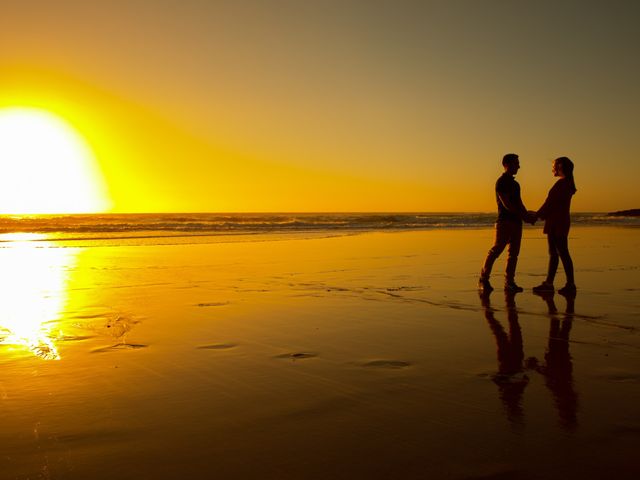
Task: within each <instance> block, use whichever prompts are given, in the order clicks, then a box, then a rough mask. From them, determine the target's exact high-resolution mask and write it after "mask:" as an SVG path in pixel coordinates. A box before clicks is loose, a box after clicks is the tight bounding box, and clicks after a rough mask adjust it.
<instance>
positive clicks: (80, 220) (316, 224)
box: [0, 213, 640, 238]
mask: <svg viewBox="0 0 640 480" xmlns="http://www.w3.org/2000/svg"><path fill="white" fill-rule="evenodd" d="M495 220H496V215H495V214H494V213H314V214H311V213H304V214H299V213H277V214H270V213H243V214H235V213H234V214H219V213H194V214H177V213H171V214H81V215H20V216H18V215H3V216H0V233H1V234H10V233H41V234H55V236H56V237H63V238H64V237H71V236H78V235H80V236H81V237H82V238H92V237H93V238H98V237H102V236H105V235H106V236H107V237H108V238H116V237H121V236H130V235H131V236H149V235H150V234H151V233H152V232H153V234H154V235H158V236H171V235H180V234H183V235H184V234H193V235H225V234H227V235H228V234H256V233H293V232H319V231H345V232H348V231H352V232H353V231H356V232H357V231H376V230H381V231H389V230H391V231H393V230H423V229H448V228H481V227H488V226H491V225H492V224H493V223H494V222H495ZM572 222H573V224H574V225H592V226H597V225H608V226H611V225H614V226H629V227H638V226H640V218H638V217H612V216H608V215H607V214H604V213H577V214H573V215H572Z"/></svg>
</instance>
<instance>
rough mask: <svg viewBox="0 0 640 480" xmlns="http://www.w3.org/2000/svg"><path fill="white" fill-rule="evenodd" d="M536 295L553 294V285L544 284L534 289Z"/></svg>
mask: <svg viewBox="0 0 640 480" xmlns="http://www.w3.org/2000/svg"><path fill="white" fill-rule="evenodd" d="M533 291H534V292H535V293H551V292H553V291H554V288H553V283H549V282H546V281H545V282H542V283H541V284H540V285H538V286H536V287H533Z"/></svg>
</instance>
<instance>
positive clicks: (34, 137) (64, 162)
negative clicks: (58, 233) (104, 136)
mask: <svg viewBox="0 0 640 480" xmlns="http://www.w3.org/2000/svg"><path fill="white" fill-rule="evenodd" d="M109 207H110V201H109V195H108V192H107V189H106V184H105V181H104V179H103V177H102V174H101V172H100V169H99V166H98V162H97V160H96V158H95V157H94V155H93V152H92V151H91V148H90V147H89V145H88V144H87V142H86V141H85V140H84V139H83V138H82V136H81V135H80V134H79V133H78V132H77V131H76V130H75V129H74V128H73V127H72V126H71V125H69V124H68V123H67V122H66V121H64V120H63V119H62V118H60V117H58V116H56V115H54V114H53V113H50V112H48V111H46V110H42V109H38V108H27V107H11V108H2V109H0V213H5V214H37V213H97V212H104V211H106V210H108V209H109Z"/></svg>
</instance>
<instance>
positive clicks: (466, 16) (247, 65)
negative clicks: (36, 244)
mask: <svg viewBox="0 0 640 480" xmlns="http://www.w3.org/2000/svg"><path fill="white" fill-rule="evenodd" d="M639 22H640V2H636V1H616V0H613V1H600V2H596V1H540V0H538V1H529V2H525V1H517V0H513V1H507V0H504V1H497V0H484V1H481V0H468V1H429V0H423V1H405V0H395V1H391V0H389V1H377V0H361V1H350V0H339V1H333V0H322V1H320V0H318V1H310V0H309V1H301V0H286V1H282V0H272V1H266V0H263V1H257V0H252V1H245V0H234V1H231V0H230V1H215V0H211V1H209V0H181V1H177V0H176V1H169V0H114V1H108V2H107V1H98V2H88V1H86V0H81V1H80V0H79V1H69V0H60V1H56V2H51V1H30V0H22V1H11V0H7V1H5V0H3V1H2V10H1V16H0V108H2V107H38V108H40V109H44V110H46V111H48V112H51V113H53V114H55V115H57V116H59V117H60V118H62V119H64V120H65V121H67V122H68V123H69V124H70V125H72V126H73V127H74V128H75V129H76V131H77V132H78V133H79V135H81V136H82V138H84V139H85V140H86V142H88V144H89V146H90V148H91V150H92V151H93V153H94V154H95V156H96V158H97V160H98V163H99V168H100V170H101V171H102V174H103V176H104V180H105V183H106V188H107V189H108V192H109V195H110V197H111V205H112V208H113V211H117V212H162V211H212V212H213V211H225V212H241V211H254V212H255V211H288V212H292V211H492V210H494V209H495V200H494V194H493V184H494V182H495V179H496V178H497V177H498V175H499V174H500V173H501V170H502V169H501V166H500V159H501V157H502V155H503V154H505V153H507V152H515V153H518V154H519V155H520V159H521V164H522V169H521V172H520V174H519V175H518V177H517V178H518V181H519V182H520V184H521V186H522V189H523V199H524V201H525V204H526V205H527V207H529V208H531V209H536V208H537V207H539V206H540V204H541V202H542V201H543V200H544V197H545V196H546V192H547V191H548V189H549V188H550V186H551V185H552V183H553V181H554V179H553V177H552V176H551V161H552V160H553V158H555V157H557V156H561V155H566V156H569V157H571V158H572V159H573V160H574V162H575V164H576V183H577V186H578V193H577V195H576V197H575V200H574V204H573V209H574V210H575V211H610V210H619V209H627V208H640V189H639V188H638V187H637V182H638V179H639V178H640V135H638V112H640V90H639V86H640V60H639V59H640V51H639V50H640V29H639V28H638V24H639ZM37 141H38V139H37V138H34V139H33V142H37ZM0 151H1V150H0ZM7 156H8V155H6V154H5V155H4V158H0V161H1V162H2V164H3V170H5V171H6V169H5V166H6V165H7V164H8V163H10V162H11V161H12V159H11V158H6V157H7ZM20 181H22V182H24V183H25V188H29V182H27V181H26V180H25V179H20ZM62 187H64V186H62ZM0 210H1V207H0Z"/></svg>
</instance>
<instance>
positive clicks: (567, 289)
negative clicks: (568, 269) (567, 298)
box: [558, 283, 576, 295]
mask: <svg viewBox="0 0 640 480" xmlns="http://www.w3.org/2000/svg"><path fill="white" fill-rule="evenodd" d="M558 293H559V294H560V295H575V293H576V286H575V285H574V284H573V283H567V284H566V285H565V286H564V287H562V288H561V289H560V290H558Z"/></svg>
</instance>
